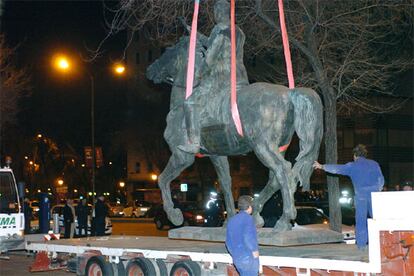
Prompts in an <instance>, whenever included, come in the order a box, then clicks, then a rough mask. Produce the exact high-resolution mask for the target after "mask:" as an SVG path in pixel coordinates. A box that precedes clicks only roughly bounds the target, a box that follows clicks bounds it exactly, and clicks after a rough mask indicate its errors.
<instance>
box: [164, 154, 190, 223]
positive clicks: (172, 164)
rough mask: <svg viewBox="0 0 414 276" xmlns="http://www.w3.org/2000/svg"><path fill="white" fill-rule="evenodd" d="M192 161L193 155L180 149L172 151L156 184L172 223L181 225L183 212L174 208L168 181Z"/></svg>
mask: <svg viewBox="0 0 414 276" xmlns="http://www.w3.org/2000/svg"><path fill="white" fill-rule="evenodd" d="M193 163H194V155H192V154H186V153H184V152H181V151H178V150H177V151H174V152H173V154H172V155H171V157H170V159H169V160H168V164H167V166H166V167H165V168H164V170H163V171H162V173H161V174H160V176H159V178H158V186H159V187H160V189H161V196H162V201H163V205H164V210H165V212H166V213H167V217H168V219H169V220H170V221H171V222H172V223H173V224H174V225H181V224H183V222H184V218H183V214H182V212H181V210H180V209H178V208H174V202H173V201H172V198H171V187H170V183H171V181H173V180H174V179H175V178H176V177H177V176H179V175H180V174H181V172H182V171H183V170H185V169H186V168H187V167H189V166H190V165H191V164H193Z"/></svg>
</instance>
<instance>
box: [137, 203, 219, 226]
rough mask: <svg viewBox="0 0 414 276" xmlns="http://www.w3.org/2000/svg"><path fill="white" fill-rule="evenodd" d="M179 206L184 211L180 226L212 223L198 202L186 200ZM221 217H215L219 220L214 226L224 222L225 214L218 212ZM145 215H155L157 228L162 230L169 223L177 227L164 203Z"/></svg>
mask: <svg viewBox="0 0 414 276" xmlns="http://www.w3.org/2000/svg"><path fill="white" fill-rule="evenodd" d="M176 206H177V208H179V209H181V211H182V212H183V217H184V222H183V224H182V225H180V226H206V225H210V222H209V221H208V217H207V216H206V213H205V210H203V209H201V208H199V207H198V206H197V202H184V203H180V204H177V205H176ZM217 215H218V216H219V218H217V219H215V221H217V224H216V225H212V226H221V225H223V222H224V214H223V212H220V213H219V214H217ZM144 217H148V218H150V217H153V218H154V223H155V225H156V227H157V229H159V230H161V229H163V228H164V226H166V225H168V226H169V227H170V228H171V227H177V226H176V225H174V224H172V222H171V221H169V220H168V217H167V214H166V213H165V211H164V208H163V205H161V204H159V205H155V206H153V207H152V208H151V209H150V210H148V211H147V213H146V214H145V215H144Z"/></svg>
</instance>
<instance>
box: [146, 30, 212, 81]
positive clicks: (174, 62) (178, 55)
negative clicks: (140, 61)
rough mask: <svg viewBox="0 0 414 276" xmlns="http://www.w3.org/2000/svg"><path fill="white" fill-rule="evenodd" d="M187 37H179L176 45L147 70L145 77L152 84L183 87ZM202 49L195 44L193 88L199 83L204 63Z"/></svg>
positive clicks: (198, 44)
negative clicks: (163, 83) (168, 84)
mask: <svg viewBox="0 0 414 276" xmlns="http://www.w3.org/2000/svg"><path fill="white" fill-rule="evenodd" d="M188 44H189V37H188V36H184V37H181V38H180V40H179V41H178V42H177V44H175V45H173V46H171V47H168V48H167V49H166V50H165V52H164V53H163V54H162V55H161V56H160V57H159V58H158V59H157V60H155V61H154V62H153V63H152V64H151V65H150V66H148V68H147V73H146V76H147V78H148V79H150V80H152V81H153V82H154V83H162V82H166V83H170V84H173V85H175V86H182V87H184V86H185V81H186V75H187V60H188ZM204 51H205V50H204V48H203V46H202V45H201V43H197V47H196V57H195V66H194V86H197V85H198V83H199V81H200V71H201V68H202V65H203V62H204V56H205V55H204Z"/></svg>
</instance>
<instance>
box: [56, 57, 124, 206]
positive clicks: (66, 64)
mask: <svg viewBox="0 0 414 276" xmlns="http://www.w3.org/2000/svg"><path fill="white" fill-rule="evenodd" d="M53 63H54V66H55V67H56V68H57V69H58V70H59V71H63V72H68V71H69V70H70V69H71V62H70V60H69V58H67V57H66V56H63V55H59V56H56V57H55V58H54V62H53ZM86 71H87V70H86ZM113 71H114V73H115V74H116V75H123V74H124V73H125V67H124V65H122V64H121V63H116V64H114V65H113ZM87 73H88V75H89V80H90V89H91V91H90V93H91V150H92V160H91V161H92V164H91V184H92V204H95V196H96V193H95V180H96V174H95V173H96V148H95V77H94V75H93V74H91V73H90V72H89V71H87Z"/></svg>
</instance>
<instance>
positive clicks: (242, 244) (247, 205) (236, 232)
mask: <svg viewBox="0 0 414 276" xmlns="http://www.w3.org/2000/svg"><path fill="white" fill-rule="evenodd" d="M252 203H253V198H252V197H250V196H241V197H239V200H238V206H239V210H240V211H239V213H238V214H237V215H235V216H234V217H232V218H230V220H229V222H228V223H227V231H226V247H227V250H228V251H229V253H230V255H231V257H232V258H233V263H234V266H235V267H236V269H237V271H238V272H239V274H240V276H253V275H254V276H257V275H258V274H259V248H258V242H257V232H256V225H255V223H254V220H253V217H252V216H251V214H252V211H253V207H252Z"/></svg>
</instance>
